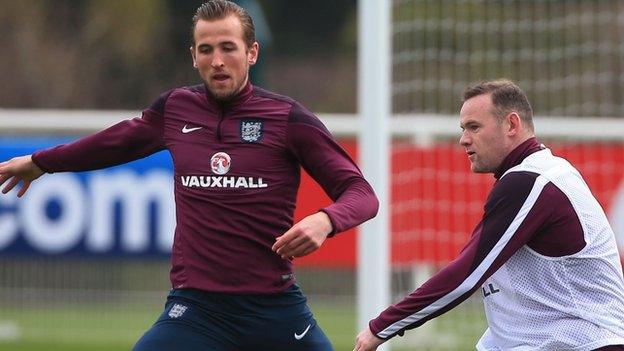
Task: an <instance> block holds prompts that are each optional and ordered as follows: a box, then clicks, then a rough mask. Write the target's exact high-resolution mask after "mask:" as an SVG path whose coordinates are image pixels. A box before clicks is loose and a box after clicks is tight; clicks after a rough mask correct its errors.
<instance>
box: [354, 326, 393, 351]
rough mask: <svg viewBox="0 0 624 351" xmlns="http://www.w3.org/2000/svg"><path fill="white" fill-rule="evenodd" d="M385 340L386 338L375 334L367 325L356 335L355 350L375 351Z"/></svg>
mask: <svg viewBox="0 0 624 351" xmlns="http://www.w3.org/2000/svg"><path fill="white" fill-rule="evenodd" d="M385 341H386V340H384V339H380V338H378V337H376V336H375V335H373V333H372V332H371V331H370V329H369V328H368V327H366V328H365V329H364V330H362V331H361V332H360V333H359V334H358V336H356V337H355V347H354V348H353V351H375V350H377V347H379V345H381V344H383V343H384V342H385Z"/></svg>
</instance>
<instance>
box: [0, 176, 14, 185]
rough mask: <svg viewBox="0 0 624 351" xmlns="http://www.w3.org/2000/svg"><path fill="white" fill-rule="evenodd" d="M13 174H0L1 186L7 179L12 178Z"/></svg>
mask: <svg viewBox="0 0 624 351" xmlns="http://www.w3.org/2000/svg"><path fill="white" fill-rule="evenodd" d="M11 177H12V176H11V175H10V174H3V175H1V176H0V186H2V184H4V182H6V181H7V179H9V178H11Z"/></svg>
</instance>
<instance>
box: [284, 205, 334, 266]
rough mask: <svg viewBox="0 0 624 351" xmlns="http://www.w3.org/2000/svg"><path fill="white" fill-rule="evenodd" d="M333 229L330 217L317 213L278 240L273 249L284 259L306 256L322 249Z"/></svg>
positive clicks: (293, 227)
mask: <svg viewBox="0 0 624 351" xmlns="http://www.w3.org/2000/svg"><path fill="white" fill-rule="evenodd" d="M332 229H333V227H332V223H331V221H330V219H329V216H327V214H326V213H325V212H322V211H321V212H317V213H315V214H312V215H309V216H307V217H305V218H304V219H302V220H301V221H299V222H297V223H296V224H295V225H294V226H292V228H290V229H289V230H288V231H286V233H284V234H283V235H281V236H280V237H278V238H276V239H275V240H276V241H275V244H273V248H272V249H273V251H275V252H277V254H278V255H280V256H282V258H284V259H288V258H291V257H301V256H305V255H307V254H309V253H312V252H314V251H316V250H317V249H318V248H319V247H321V245H323V242H324V241H325V239H327V236H328V235H329V233H331V232H332Z"/></svg>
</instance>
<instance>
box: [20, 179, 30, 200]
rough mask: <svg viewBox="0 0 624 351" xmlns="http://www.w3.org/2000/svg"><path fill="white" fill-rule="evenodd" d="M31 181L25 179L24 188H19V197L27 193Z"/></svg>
mask: <svg viewBox="0 0 624 351" xmlns="http://www.w3.org/2000/svg"><path fill="white" fill-rule="evenodd" d="M30 183H31V182H29V181H28V182H27V181H25V182H24V184H22V188H21V189H20V190H19V192H18V193H17V197H22V196H24V194H26V191H27V190H28V188H29V187H30Z"/></svg>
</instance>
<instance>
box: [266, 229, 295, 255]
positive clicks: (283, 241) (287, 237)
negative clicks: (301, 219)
mask: <svg viewBox="0 0 624 351" xmlns="http://www.w3.org/2000/svg"><path fill="white" fill-rule="evenodd" d="M296 237H297V231H296V229H294V227H293V228H290V229H289V230H287V231H286V233H284V234H282V235H281V236H278V237H277V238H275V243H274V244H273V247H272V248H271V249H272V250H273V251H275V252H277V250H279V249H280V248H281V247H283V246H284V245H287V244H288V243H290V242H291V241H292V240H293V239H295V238H296Z"/></svg>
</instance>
